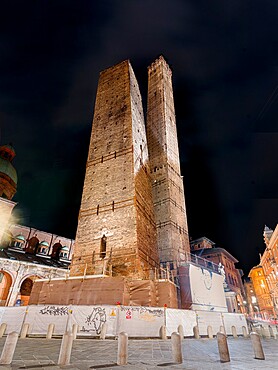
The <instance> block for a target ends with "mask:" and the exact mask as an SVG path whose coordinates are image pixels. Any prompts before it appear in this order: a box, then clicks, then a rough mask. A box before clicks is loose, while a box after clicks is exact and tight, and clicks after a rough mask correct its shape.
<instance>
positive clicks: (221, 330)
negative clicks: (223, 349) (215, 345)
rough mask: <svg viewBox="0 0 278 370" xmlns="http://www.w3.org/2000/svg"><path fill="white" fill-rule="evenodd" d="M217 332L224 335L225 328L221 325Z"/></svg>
mask: <svg viewBox="0 0 278 370" xmlns="http://www.w3.org/2000/svg"><path fill="white" fill-rule="evenodd" d="M219 331H220V333H224V334H226V330H225V327H224V326H223V325H221V326H220V329H219Z"/></svg>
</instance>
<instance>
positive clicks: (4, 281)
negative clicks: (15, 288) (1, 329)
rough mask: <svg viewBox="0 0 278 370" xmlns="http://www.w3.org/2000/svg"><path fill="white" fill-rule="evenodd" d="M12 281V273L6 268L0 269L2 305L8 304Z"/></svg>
mask: <svg viewBox="0 0 278 370" xmlns="http://www.w3.org/2000/svg"><path fill="white" fill-rule="evenodd" d="M12 282H13V279H12V277H11V275H10V274H9V273H8V272H6V271H4V270H0V306H5V305H6V302H7V300H8V298H9V292H10V288H11V286H12Z"/></svg>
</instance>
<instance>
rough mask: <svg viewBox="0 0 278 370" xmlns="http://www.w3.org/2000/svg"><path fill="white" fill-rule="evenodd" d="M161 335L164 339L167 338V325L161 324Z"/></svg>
mask: <svg viewBox="0 0 278 370" xmlns="http://www.w3.org/2000/svg"><path fill="white" fill-rule="evenodd" d="M159 336H160V338H161V339H162V340H167V330H166V326H165V325H162V326H161V328H160V330H159Z"/></svg>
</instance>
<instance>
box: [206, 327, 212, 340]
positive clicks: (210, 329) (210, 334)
mask: <svg viewBox="0 0 278 370" xmlns="http://www.w3.org/2000/svg"><path fill="white" fill-rule="evenodd" d="M207 333H208V337H209V339H212V338H213V333H212V327H211V326H210V325H209V326H208V328H207Z"/></svg>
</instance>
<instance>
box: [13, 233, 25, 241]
mask: <svg viewBox="0 0 278 370" xmlns="http://www.w3.org/2000/svg"><path fill="white" fill-rule="evenodd" d="M15 239H16V240H18V241H22V242H25V238H24V236H23V235H21V234H20V235H17V236H16V237H15Z"/></svg>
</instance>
